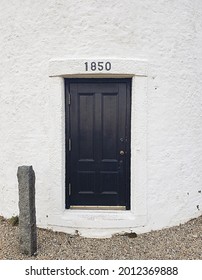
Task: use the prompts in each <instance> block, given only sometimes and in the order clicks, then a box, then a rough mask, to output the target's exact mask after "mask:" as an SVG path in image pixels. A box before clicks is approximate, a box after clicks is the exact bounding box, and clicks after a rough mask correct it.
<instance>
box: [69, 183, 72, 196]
mask: <svg viewBox="0 0 202 280" xmlns="http://www.w3.org/2000/svg"><path fill="white" fill-rule="evenodd" d="M71 188H72V185H71V183H69V196H70V195H71V191H72V190H71Z"/></svg>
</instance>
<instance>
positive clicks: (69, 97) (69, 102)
mask: <svg viewBox="0 0 202 280" xmlns="http://www.w3.org/2000/svg"><path fill="white" fill-rule="evenodd" d="M68 104H69V105H70V104H71V95H70V94H69V95H68Z"/></svg>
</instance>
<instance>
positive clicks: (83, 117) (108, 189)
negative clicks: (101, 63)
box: [66, 79, 130, 209]
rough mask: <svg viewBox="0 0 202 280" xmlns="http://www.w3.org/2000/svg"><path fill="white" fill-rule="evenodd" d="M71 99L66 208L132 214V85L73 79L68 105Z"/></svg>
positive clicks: (122, 81)
mask: <svg viewBox="0 0 202 280" xmlns="http://www.w3.org/2000/svg"><path fill="white" fill-rule="evenodd" d="M69 95H70V96H71V104H69V102H66V128H67V129H66V130H67V143H69V138H71V147H69V146H68V145H67V146H68V148H67V151H66V177H67V178H66V185H67V192H66V207H67V208H69V207H70V206H74V205H81V206H82V205H85V206H93V205H94V206H126V208H127V209H129V204H130V203H129V191H130V187H129V186H130V176H129V174H130V172H128V170H126V169H127V168H129V166H130V123H129V120H130V80H129V79H99V80H98V79H71V80H70V79H68V80H66V100H69V98H68V96H69ZM120 151H123V154H120ZM69 188H71V193H70V191H69Z"/></svg>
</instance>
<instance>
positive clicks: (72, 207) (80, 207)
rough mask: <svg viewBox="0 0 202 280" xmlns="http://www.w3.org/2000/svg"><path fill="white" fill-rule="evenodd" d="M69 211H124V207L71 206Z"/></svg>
mask: <svg viewBox="0 0 202 280" xmlns="http://www.w3.org/2000/svg"><path fill="white" fill-rule="evenodd" d="M70 209H74V210H77V209H78V210H126V206H99V205H98V206H94V205H93V206H90V205H88V206H87V205H72V206H70Z"/></svg>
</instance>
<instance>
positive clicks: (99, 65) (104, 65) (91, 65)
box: [85, 61, 112, 71]
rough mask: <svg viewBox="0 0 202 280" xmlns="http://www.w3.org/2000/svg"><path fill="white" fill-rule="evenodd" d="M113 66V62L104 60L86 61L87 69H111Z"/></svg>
mask: <svg viewBox="0 0 202 280" xmlns="http://www.w3.org/2000/svg"><path fill="white" fill-rule="evenodd" d="M111 68H112V65H111V62H109V61H107V62H103V61H98V62H95V61H92V62H85V70H86V71H110V70H111Z"/></svg>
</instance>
